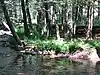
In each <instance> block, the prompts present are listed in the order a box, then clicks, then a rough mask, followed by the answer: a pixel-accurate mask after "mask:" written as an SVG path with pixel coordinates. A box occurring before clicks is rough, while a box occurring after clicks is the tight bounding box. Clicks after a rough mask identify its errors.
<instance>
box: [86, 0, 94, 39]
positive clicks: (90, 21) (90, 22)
mask: <svg viewBox="0 0 100 75" xmlns="http://www.w3.org/2000/svg"><path fill="white" fill-rule="evenodd" d="M91 4H92V3H91V2H88V13H87V17H88V29H87V34H86V40H88V39H89V38H92V27H93V6H92V5H91Z"/></svg>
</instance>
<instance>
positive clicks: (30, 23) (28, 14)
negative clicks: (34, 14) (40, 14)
mask: <svg viewBox="0 0 100 75" xmlns="http://www.w3.org/2000/svg"><path fill="white" fill-rule="evenodd" d="M26 7H27V8H26V11H27V17H28V22H29V27H30V28H31V29H32V22H31V15H30V11H29V3H28V0H26Z"/></svg>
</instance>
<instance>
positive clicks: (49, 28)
mask: <svg viewBox="0 0 100 75" xmlns="http://www.w3.org/2000/svg"><path fill="white" fill-rule="evenodd" d="M44 7H45V14H46V24H47V37H48V36H51V25H50V18H49V13H48V12H49V11H48V9H49V5H48V4H47V3H44Z"/></svg>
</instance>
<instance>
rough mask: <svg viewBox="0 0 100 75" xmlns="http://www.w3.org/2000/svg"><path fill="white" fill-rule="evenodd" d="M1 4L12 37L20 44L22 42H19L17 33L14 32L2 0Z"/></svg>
mask: <svg viewBox="0 0 100 75" xmlns="http://www.w3.org/2000/svg"><path fill="white" fill-rule="evenodd" d="M1 4H2V9H3V12H4V16H5V19H6V21H7V24H8V26H9V28H10V30H11V32H12V34H13V37H14V39H15V40H16V42H17V44H18V45H22V43H21V41H20V39H19V37H18V35H17V34H16V32H15V30H14V27H13V25H12V23H11V21H10V17H9V15H8V12H7V9H6V6H5V3H4V0H1Z"/></svg>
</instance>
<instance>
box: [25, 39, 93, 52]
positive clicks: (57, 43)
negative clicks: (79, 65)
mask: <svg viewBox="0 0 100 75" xmlns="http://www.w3.org/2000/svg"><path fill="white" fill-rule="evenodd" d="M25 42H27V43H30V44H33V45H35V46H37V48H38V49H41V50H55V51H56V52H70V53H72V52H75V51H76V50H77V49H78V48H83V49H84V48H87V47H91V46H93V45H91V44H90V42H87V43H86V42H84V41H79V40H67V41H63V40H39V39H38V40H32V39H31V40H30V39H28V38H26V39H25Z"/></svg>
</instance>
